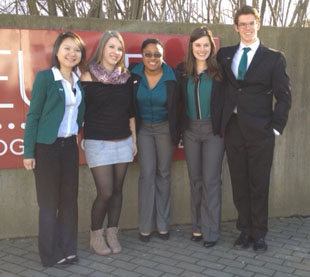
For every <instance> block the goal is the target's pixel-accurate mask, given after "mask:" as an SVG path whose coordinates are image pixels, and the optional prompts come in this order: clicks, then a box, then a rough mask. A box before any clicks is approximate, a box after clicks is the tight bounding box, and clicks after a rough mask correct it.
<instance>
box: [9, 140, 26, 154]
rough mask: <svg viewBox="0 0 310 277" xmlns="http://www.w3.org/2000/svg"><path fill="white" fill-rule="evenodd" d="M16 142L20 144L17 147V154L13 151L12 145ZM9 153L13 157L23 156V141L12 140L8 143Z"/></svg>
mask: <svg viewBox="0 0 310 277" xmlns="http://www.w3.org/2000/svg"><path fill="white" fill-rule="evenodd" d="M18 142H19V143H20V144H19V146H17V147H18V148H19V152H18V151H15V150H14V145H15V144H16V143H18ZM10 151H11V152H12V153H13V154H14V155H23V154H24V141H23V140H22V139H14V140H12V142H11V143H10Z"/></svg>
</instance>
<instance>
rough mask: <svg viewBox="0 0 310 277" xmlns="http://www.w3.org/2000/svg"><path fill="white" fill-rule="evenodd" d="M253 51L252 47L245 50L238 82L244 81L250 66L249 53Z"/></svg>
mask: <svg viewBox="0 0 310 277" xmlns="http://www.w3.org/2000/svg"><path fill="white" fill-rule="evenodd" d="M250 50H251V48H250V47H244V48H243V54H242V57H241V60H240V63H239V67H238V77H237V80H243V79H244V75H245V72H246V68H247V65H248V52H249V51H250Z"/></svg>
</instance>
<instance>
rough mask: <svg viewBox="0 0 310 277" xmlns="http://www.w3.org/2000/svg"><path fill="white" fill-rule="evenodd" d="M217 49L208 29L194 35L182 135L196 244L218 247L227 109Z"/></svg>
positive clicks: (185, 67)
mask: <svg viewBox="0 0 310 277" xmlns="http://www.w3.org/2000/svg"><path fill="white" fill-rule="evenodd" d="M215 50H216V49H215V43H214V40H213V38H212V33H211V31H210V30H208V29H207V28H206V27H199V28H196V29H195V30H193V32H192V34H191V36H190V40H189V44H188V52H187V56H186V61H185V62H184V63H182V64H180V65H179V66H178V69H179V70H180V72H181V74H180V75H181V76H182V81H181V83H182V84H181V96H182V97H181V98H182V103H183V105H182V106H183V109H182V133H183V141H184V148H185V156H186V162H187V167H188V174H189V179H190V185H191V219H192V237H191V240H192V241H200V240H202V239H203V240H204V246H205V247H212V246H214V245H215V244H216V242H217V240H218V238H219V235H220V221H221V170H222V160H223V155H224V142H223V138H222V137H221V136H220V132H221V115H222V109H223V103H224V90H223V89H224V87H223V83H222V81H221V79H222V75H221V71H220V69H219V66H218V64H217V62H216V59H215Z"/></svg>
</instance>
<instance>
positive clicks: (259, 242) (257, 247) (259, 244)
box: [253, 238, 268, 252]
mask: <svg viewBox="0 0 310 277" xmlns="http://www.w3.org/2000/svg"><path fill="white" fill-rule="evenodd" d="M267 248H268V246H267V244H266V242H265V239H264V238H259V239H255V240H254V244H253V249H254V251H257V252H265V251H266V250H267Z"/></svg>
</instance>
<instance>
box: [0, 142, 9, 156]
mask: <svg viewBox="0 0 310 277" xmlns="http://www.w3.org/2000/svg"><path fill="white" fill-rule="evenodd" d="M1 144H2V145H3V150H2V151H1V149H0V156H3V155H4V154H5V153H6V152H7V151H8V146H7V144H6V142H5V141H4V140H2V139H0V145H1Z"/></svg>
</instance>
